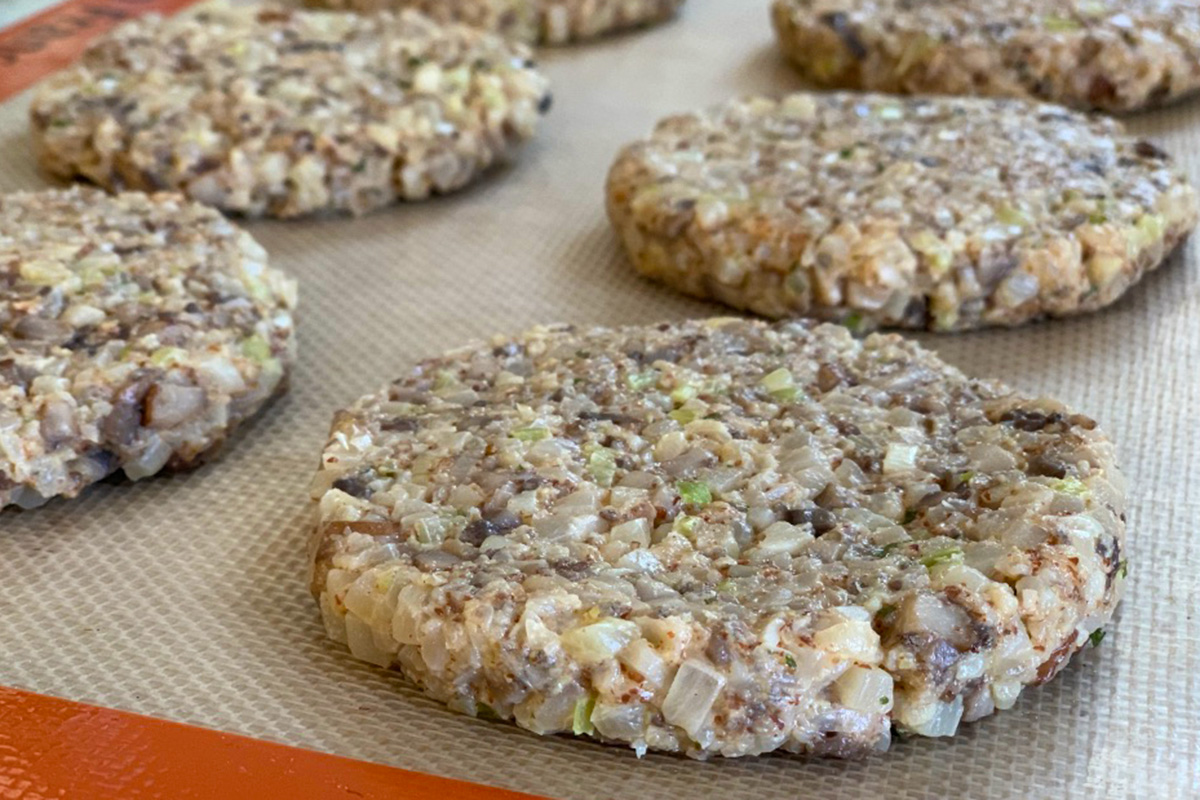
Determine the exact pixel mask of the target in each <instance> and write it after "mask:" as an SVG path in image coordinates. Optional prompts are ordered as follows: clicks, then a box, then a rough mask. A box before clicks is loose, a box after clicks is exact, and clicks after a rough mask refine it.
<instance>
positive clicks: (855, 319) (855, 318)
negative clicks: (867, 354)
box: [842, 311, 866, 333]
mask: <svg viewBox="0 0 1200 800" xmlns="http://www.w3.org/2000/svg"><path fill="white" fill-rule="evenodd" d="M865 324H866V318H864V317H863V315H862V314H861V313H859V312H858V311H851V312H850V313H849V314H847V315H846V316H845V317H844V318H843V319H842V325H843V326H845V327H846V328H849V330H850V332H851V333H862V332H863V330H864V326H865Z"/></svg>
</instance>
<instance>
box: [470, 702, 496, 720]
mask: <svg viewBox="0 0 1200 800" xmlns="http://www.w3.org/2000/svg"><path fill="white" fill-rule="evenodd" d="M475 716H477V717H479V718H480V719H500V715H499V714H498V713H496V709H494V708H492V707H491V706H489V705H488V704H487V703H476V704H475Z"/></svg>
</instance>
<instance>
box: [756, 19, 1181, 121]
mask: <svg viewBox="0 0 1200 800" xmlns="http://www.w3.org/2000/svg"><path fill="white" fill-rule="evenodd" d="M771 14H772V19H773V21H774V23H775V30H776V33H777V34H778V36H779V40H780V43H781V46H782V48H783V51H784V53H785V54H786V55H787V56H788V57H789V58H790V59H791V60H792V61H793V62H794V63H795V64H796V65H797V66H798V67H799V68H800V71H801V72H802V73H803V74H804V75H805V77H807V78H808V79H809V80H812V81H814V82H816V83H818V84H819V85H822V86H827V87H839V88H848V89H849V88H853V89H869V90H873V91H885V92H902V93H912V94H922V93H929V94H964V95H971V94H978V95H1001V96H1007V97H1026V98H1039V99H1042V100H1050V101H1053V102H1056V103H1063V104H1064V105H1069V106H1073V107H1076V108H1083V109H1098V110H1103V111H1109V112H1126V111H1136V110H1139V109H1143V108H1148V107H1152V106H1158V105H1162V104H1165V103H1169V102H1172V101H1174V100H1177V99H1179V98H1181V97H1183V96H1185V95H1188V94H1191V93H1193V92H1195V91H1196V90H1197V89H1200V4H1197V2H1195V0H968V1H967V2H963V0H932V2H918V3H914V2H911V0H868V1H867V2H862V0H775V2H774V5H773V6H772V11H771Z"/></svg>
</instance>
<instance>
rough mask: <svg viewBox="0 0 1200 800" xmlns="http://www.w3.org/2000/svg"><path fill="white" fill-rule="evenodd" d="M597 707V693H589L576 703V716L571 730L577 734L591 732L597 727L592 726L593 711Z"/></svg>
mask: <svg viewBox="0 0 1200 800" xmlns="http://www.w3.org/2000/svg"><path fill="white" fill-rule="evenodd" d="M595 708H596V697H595V695H590V694H589V695H588V696H587V697H585V698H584V699H582V700H578V701H576V703H575V718H574V720H572V723H571V730H573V731H574V732H575V735H576V736H582V735H583V734H585V733H587V734H590V733H592V732H593V731H595V730H596V729H595V728H594V727H592V711H593V710H594V709H595Z"/></svg>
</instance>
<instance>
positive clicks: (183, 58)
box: [31, 3, 550, 217]
mask: <svg viewBox="0 0 1200 800" xmlns="http://www.w3.org/2000/svg"><path fill="white" fill-rule="evenodd" d="M529 57H530V53H529V50H528V49H527V48H525V47H524V46H523V45H519V44H510V43H507V42H505V41H504V40H502V39H500V38H499V37H498V36H495V35H492V34H488V33H484V32H482V31H476V30H473V29H471V28H466V27H463V26H459V25H450V26H443V25H439V24H436V23H434V22H433V21H432V20H430V19H429V18H428V17H425V16H422V15H421V14H418V13H417V12H415V11H408V12H404V13H401V14H399V15H392V14H380V15H378V16H373V17H359V16H357V15H354V14H346V13H334V12H304V11H296V10H292V9H289V8H286V7H278V6H272V5H266V6H258V5H251V6H242V7H235V6H230V5H228V4H226V3H208V4H204V5H201V6H199V7H198V8H196V9H195V10H191V11H187V12H185V13H183V14H180V15H178V16H176V17H172V18H170V19H162V18H159V17H155V16H147V17H143V18H141V19H138V20H134V21H132V22H128V23H125V24H124V25H122V26H120V27H118V28H117V29H115V30H114V31H113V32H112V33H110V34H108V35H107V36H104V37H102V38H101V39H100V40H99V41H97V42H96V43H95V44H93V45H92V46H91V47H90V48H89V49H88V50H87V52H86V53H85V54H84V55H83V58H82V59H81V60H80V61H79V63H78V64H76V65H75V66H74V67H72V68H70V69H68V70H66V71H64V72H62V73H60V74H58V75H55V76H54V77H52V78H50V79H49V80H48V81H47V82H46V83H45V84H44V85H43V86H42V88H41V89H40V90H39V92H38V93H37V96H36V97H35V98H34V100H33V106H32V112H31V118H32V126H33V136H34V140H35V142H36V144H37V148H38V154H39V158H40V160H41V163H42V165H43V166H44V167H45V168H46V169H47V170H48V171H50V172H51V173H53V174H55V175H60V176H63V177H67V178H86V179H87V180H91V181H94V182H96V183H98V184H100V185H102V186H105V187H107V188H110V189H123V188H135V189H144V190H147V191H150V190H158V189H163V188H172V189H178V190H181V191H183V192H184V193H186V194H188V195H189V196H191V197H192V198H193V199H196V200H199V201H201V202H204V203H208V204H210V205H214V206H217V207H219V208H222V209H225V210H227V211H234V212H238V213H242V214H249V215H259V214H265V215H270V216H278V217H294V216H297V215H300V214H306V213H309V212H314V211H349V212H352V213H355V214H359V213H364V212H366V211H370V210H372V209H374V208H378V207H380V206H383V205H386V204H388V203H392V202H394V201H396V200H420V199H424V198H426V197H429V196H430V195H431V194H441V193H446V192H452V191H455V190H457V189H461V188H462V187H464V186H466V185H467V184H469V183H471V182H472V181H473V180H475V179H476V178H477V177H478V176H479V175H480V174H481V173H482V172H484V171H485V170H487V169H488V168H490V167H492V166H494V165H495V164H497V163H498V162H502V161H505V160H507V159H509V158H510V157H512V156H514V155H515V153H516V151H517V149H518V146H519V145H520V144H521V143H522V142H523V141H525V140H526V139H528V138H530V137H531V136H532V135H533V133H534V129H535V128H536V126H537V122H538V117H539V115H540V113H541V112H542V111H545V110H546V109H548V108H549V104H550V95H549V94H548V91H547V82H546V79H545V78H544V77H543V76H542V75H541V73H539V72H538V71H537V70H536V69H535V68H534V65H533V62H532V61H530V60H529Z"/></svg>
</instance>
